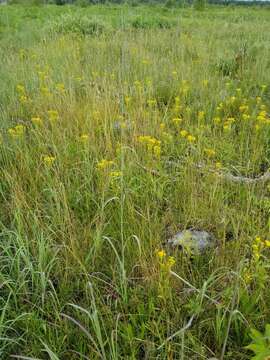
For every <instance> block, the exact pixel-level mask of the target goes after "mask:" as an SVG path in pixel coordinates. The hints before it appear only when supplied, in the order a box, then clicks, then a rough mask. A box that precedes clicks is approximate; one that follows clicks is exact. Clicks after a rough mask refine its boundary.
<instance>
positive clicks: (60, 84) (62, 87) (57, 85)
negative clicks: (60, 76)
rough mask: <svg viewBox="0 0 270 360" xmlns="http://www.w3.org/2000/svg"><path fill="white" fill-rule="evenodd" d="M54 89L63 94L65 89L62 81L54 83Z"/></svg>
mask: <svg viewBox="0 0 270 360" xmlns="http://www.w3.org/2000/svg"><path fill="white" fill-rule="evenodd" d="M55 88H56V90H57V91H58V92H59V93H61V94H64V93H65V91H66V89H65V85H64V84H63V83H58V84H56V85H55Z"/></svg>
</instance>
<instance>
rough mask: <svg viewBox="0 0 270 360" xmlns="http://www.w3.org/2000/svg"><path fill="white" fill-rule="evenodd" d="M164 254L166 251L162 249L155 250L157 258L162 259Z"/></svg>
mask: <svg viewBox="0 0 270 360" xmlns="http://www.w3.org/2000/svg"><path fill="white" fill-rule="evenodd" d="M165 256H166V252H165V251H164V250H159V251H157V257H158V258H159V259H163V258H164V257H165Z"/></svg>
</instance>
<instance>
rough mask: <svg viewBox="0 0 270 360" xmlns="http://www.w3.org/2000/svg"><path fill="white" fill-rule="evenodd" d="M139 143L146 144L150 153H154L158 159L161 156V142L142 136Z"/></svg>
mask: <svg viewBox="0 0 270 360" xmlns="http://www.w3.org/2000/svg"><path fill="white" fill-rule="evenodd" d="M138 142H139V143H141V144H145V145H146V146H147V149H148V151H149V152H151V153H153V154H154V155H155V156H156V157H158V158H159V157H160V154H161V141H160V140H157V139H156V138H154V137H152V136H149V135H144V136H143V135H141V136H139V137H138Z"/></svg>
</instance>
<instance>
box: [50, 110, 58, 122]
mask: <svg viewBox="0 0 270 360" xmlns="http://www.w3.org/2000/svg"><path fill="white" fill-rule="evenodd" d="M48 115H49V120H50V121H51V122H55V121H56V120H58V119H59V114H58V111H57V110H48Z"/></svg>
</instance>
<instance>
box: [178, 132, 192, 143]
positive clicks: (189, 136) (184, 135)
mask: <svg viewBox="0 0 270 360" xmlns="http://www.w3.org/2000/svg"><path fill="white" fill-rule="evenodd" d="M180 135H181V136H182V137H183V138H185V139H186V140H187V141H188V142H190V143H194V142H195V141H196V137H195V136H193V135H191V134H189V133H188V131H187V130H181V131H180Z"/></svg>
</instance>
